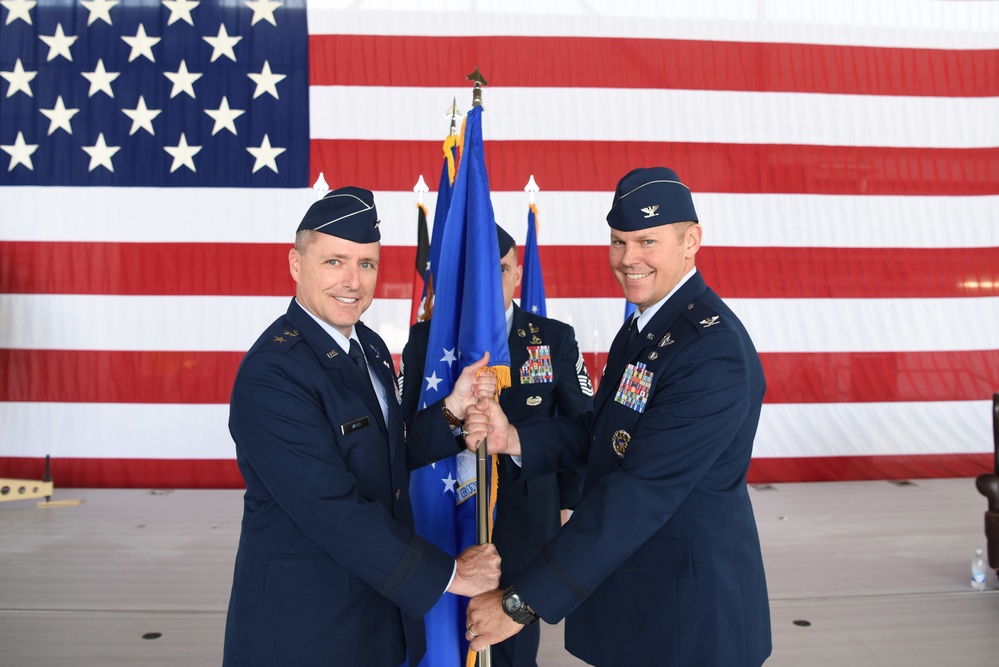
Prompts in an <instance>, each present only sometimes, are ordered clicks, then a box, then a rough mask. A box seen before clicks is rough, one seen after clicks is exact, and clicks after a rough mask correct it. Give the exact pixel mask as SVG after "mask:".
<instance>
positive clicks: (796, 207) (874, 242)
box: [0, 172, 999, 248]
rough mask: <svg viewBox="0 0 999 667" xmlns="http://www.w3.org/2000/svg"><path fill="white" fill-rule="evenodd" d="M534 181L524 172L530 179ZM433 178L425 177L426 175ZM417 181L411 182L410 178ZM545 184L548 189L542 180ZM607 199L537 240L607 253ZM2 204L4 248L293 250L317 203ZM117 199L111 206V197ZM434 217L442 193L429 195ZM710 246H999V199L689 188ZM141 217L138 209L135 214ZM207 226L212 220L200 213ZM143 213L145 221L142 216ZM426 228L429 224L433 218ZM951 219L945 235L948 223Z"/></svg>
mask: <svg viewBox="0 0 999 667" xmlns="http://www.w3.org/2000/svg"><path fill="white" fill-rule="evenodd" d="M529 176H530V174H527V173H526V172H525V176H524V184H525V185H526V184H527V179H528V177H529ZM424 177H425V178H426V177H427V175H426V174H424ZM414 183H415V182H414ZM540 185H541V186H542V188H543V187H544V182H543V181H542V182H541V183H540ZM612 186H613V184H609V185H608V187H609V188H610V189H608V191H607V192H548V191H545V190H542V191H541V192H540V193H538V195H537V197H536V199H537V203H538V207H539V211H540V215H539V219H540V222H541V230H540V234H539V245H540V246H541V247H542V248H543V247H544V246H546V245H567V244H571V245H591V246H606V245H608V243H609V239H610V231H609V228H608V227H607V222H606V220H605V216H606V214H607V211H608V209H609V208H610V204H611V200H612V199H613V195H614V192H613V187H612ZM3 194H4V206H5V207H10V208H9V210H12V211H32V215H33V221H32V223H31V224H30V225H29V224H25V223H24V220H22V219H20V218H19V216H15V215H5V216H0V239H3V240H6V241H53V242H60V241H116V242H134V243H155V242H162V243H181V242H184V243H287V244H288V245H289V247H290V246H291V243H292V242H293V240H294V236H295V229H296V228H297V227H298V223H299V221H300V220H301V218H302V216H303V215H305V211H306V210H307V209H308V207H309V206H310V205H311V204H312V202H313V201H315V199H316V194H315V193H314V192H313V191H312V190H309V189H300V190H281V189H271V190H266V189H263V190H254V189H250V188H245V189H238V190H207V189H204V188H171V189H166V188H164V189H152V188H117V189H115V190H110V191H109V190H107V189H103V188H62V189H61V194H60V196H52V194H51V192H50V189H49V188H7V189H6V190H5V191H4V193H3ZM491 195H492V202H493V209H494V210H495V212H496V219H497V221H499V222H500V224H502V225H503V226H504V228H505V229H506V230H507V231H508V232H510V234H511V235H512V236H513V237H514V239H515V240H516V241H517V243H518V244H520V245H523V244H524V242H525V240H526V236H527V205H528V201H527V195H525V194H524V193H523V192H493V193H491ZM111 196H113V197H115V198H116V199H120V200H121V201H122V205H121V206H120V207H117V206H116V207H108V206H107V205H106V202H107V200H108V198H109V197H111ZM425 201H426V204H427V208H428V210H430V211H433V210H434V205H435V203H436V195H435V193H429V194H427V195H426V198H425ZM375 203H376V205H377V206H378V216H379V218H381V220H382V224H381V226H380V227H379V229H380V230H381V233H382V245H383V246H415V245H416V198H415V195H414V194H413V193H411V192H384V191H378V192H375ZM694 205H695V206H696V207H697V215H698V217H699V218H700V219H701V225H702V226H703V227H704V237H705V241H704V244H705V246H733V247H740V246H741V247H781V246H785V247H805V248H994V247H999V224H996V220H995V212H996V210H999V196H994V195H992V196H980V197H897V196H871V195H858V196H851V195H800V194H719V193H710V192H707V193H702V192H696V193H694ZM137 211H138V213H137ZM206 214H207V215H209V216H210V217H211V219H212V222H211V224H205V217H204V216H205V215H206ZM137 216H139V217H141V222H142V224H139V223H138V221H137ZM428 222H429V223H430V224H431V226H432V224H433V220H429V221H428ZM944 222H948V223H949V224H947V226H946V228H945V229H946V232H944V231H943V229H944V228H943V227H941V224H942V223H944Z"/></svg>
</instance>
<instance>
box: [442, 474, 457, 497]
mask: <svg viewBox="0 0 999 667" xmlns="http://www.w3.org/2000/svg"><path fill="white" fill-rule="evenodd" d="M441 481H442V482H444V491H443V493H447V492H448V491H450V492H451V493H454V486H455V484H457V483H458V480H456V479H455V478H454V477H452V476H451V473H450V472H448V474H447V477H444V478H442V479H441Z"/></svg>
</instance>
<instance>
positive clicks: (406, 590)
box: [223, 299, 460, 667]
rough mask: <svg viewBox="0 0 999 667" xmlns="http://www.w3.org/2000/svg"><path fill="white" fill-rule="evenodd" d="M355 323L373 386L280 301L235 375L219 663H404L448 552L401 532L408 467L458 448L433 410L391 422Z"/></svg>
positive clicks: (386, 381) (389, 382) (406, 520)
mask: <svg viewBox="0 0 999 667" xmlns="http://www.w3.org/2000/svg"><path fill="white" fill-rule="evenodd" d="M355 331H356V332H357V335H358V337H359V339H360V343H361V345H362V347H363V349H364V351H365V356H366V358H367V362H368V365H369V368H371V369H372V370H373V371H374V372H375V374H376V375H377V376H378V378H379V380H380V381H381V382H382V384H383V386H384V387H385V388H386V391H387V396H388V398H389V400H388V423H386V420H385V419H384V418H383V416H382V411H381V408H380V406H379V404H378V400H377V398H376V396H375V393H374V390H373V389H371V385H370V383H369V381H368V378H366V377H364V376H363V375H362V371H361V370H359V369H358V368H357V366H355V365H354V363H353V362H352V361H351V359H350V357H349V356H348V355H347V354H346V353H344V352H343V350H342V349H341V348H340V347H339V346H338V345H337V344H336V342H334V341H333V339H332V338H331V337H330V336H329V335H328V334H327V333H326V332H325V331H323V329H322V327H320V326H319V325H318V324H317V323H316V322H315V320H313V319H312V317H311V316H309V314H308V313H306V312H305V311H304V310H302V308H301V307H300V306H299V305H298V303H297V302H296V301H295V300H294V299H293V300H292V302H291V305H290V306H289V308H288V312H287V314H286V315H285V316H283V317H281V318H279V319H278V320H277V321H275V322H274V323H273V324H272V325H271V326H270V327H268V328H267V329H266V330H265V331H264V333H263V334H262V335H261V336H260V338H259V339H257V341H256V343H254V345H253V347H252V348H251V349H250V351H249V352H248V353H247V354H246V356H245V358H244V359H243V361H242V363H241V364H240V367H239V371H238V373H237V376H236V381H235V385H234V387H233V392H232V399H231V404H230V416H229V430H230V433H231V434H232V438H233V440H234V441H235V443H236V459H237V462H238V464H239V468H240V471H241V472H242V475H243V479H244V480H245V482H246V493H245V495H244V505H243V522H242V532H241V534H240V539H239V548H238V551H237V554H236V563H235V571H234V575H233V585H232V594H231V598H230V601H229V612H228V618H227V621H226V632H225V649H224V658H223V663H224V664H225V665H229V666H231V667H246V666H254V665H275V666H277V665H280V666H283V665H300V666H306V665H334V664H338V665H371V666H372V667H374V666H377V667H388V666H391V667H395V666H397V665H400V664H402V663H403V661H404V660H405V659H406V655H407V650H408V654H409V659H410V664H413V665H415V664H417V663H418V662H419V660H420V658H421V657H422V655H423V653H424V652H425V635H424V628H423V620H422V616H423V614H424V613H426V611H427V610H428V609H430V607H432V606H433V604H434V603H435V602H436V601H437V599H438V598H439V597H440V595H441V593H442V592H443V591H444V589H445V588H446V587H447V585H448V582H449V580H450V578H451V574H452V572H453V568H454V558H453V557H452V556H451V555H449V554H446V553H444V552H443V551H441V550H439V549H437V548H436V547H434V546H433V545H432V544H430V543H429V542H427V541H425V540H423V539H422V538H420V537H419V536H418V535H416V534H415V533H414V532H413V515H412V508H411V505H410V499H409V472H408V471H409V470H410V469H412V468H416V467H419V466H421V465H425V464H427V463H429V462H432V461H435V460H438V459H440V458H444V457H446V456H450V455H453V454H456V453H457V452H458V451H459V449H460V447H459V445H458V443H457V441H456V440H455V438H454V436H453V435H452V433H451V428H450V426H448V424H447V421H446V420H445V418H444V416H443V413H442V411H441V409H440V406H439V405H435V406H432V407H431V409H429V410H426V411H423V412H420V413H417V414H415V415H414V416H413V417H412V418H411V419H410V420H409V421H408V422H406V423H404V421H403V416H402V410H401V408H400V407H399V403H398V395H397V394H396V385H395V381H396V380H395V370H394V367H393V364H392V357H391V356H390V354H389V350H388V348H387V347H386V346H385V343H384V342H383V341H382V339H381V338H380V337H379V336H378V335H377V334H376V333H375V332H374V331H372V330H371V329H369V328H367V327H366V326H364V325H363V324H361V323H360V322H358V323H357V325H355Z"/></svg>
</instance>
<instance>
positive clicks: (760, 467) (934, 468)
mask: <svg viewBox="0 0 999 667" xmlns="http://www.w3.org/2000/svg"><path fill="white" fill-rule="evenodd" d="M991 466H992V455H991V454H938V455H918V456H916V455H913V456H823V457H814V458H768V459H760V458H758V459H753V461H752V463H751V464H750V467H749V476H748V482H749V483H750V484H773V483H780V482H820V481H848V480H872V479H923V478H931V479H932V478H941V477H974V476H975V475H978V474H980V473H981V472H983V471H987V470H991ZM44 472H45V459H43V458H24V457H0V477H13V478H19V479H28V480H34V479H39V480H40V479H41V478H42V475H43V474H44ZM51 473H52V481H53V482H54V483H55V489H56V499H58V496H59V489H62V488H125V489H128V488H132V489H134V488H185V489H241V488H243V487H244V483H243V478H242V476H241V475H240V473H239V468H238V467H237V465H236V460H235V459H100V458H93V459H81V458H53V459H52V460H51Z"/></svg>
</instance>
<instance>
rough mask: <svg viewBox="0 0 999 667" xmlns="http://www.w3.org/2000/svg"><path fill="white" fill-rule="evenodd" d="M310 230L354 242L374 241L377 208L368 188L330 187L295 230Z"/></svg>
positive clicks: (378, 234)
mask: <svg viewBox="0 0 999 667" xmlns="http://www.w3.org/2000/svg"><path fill="white" fill-rule="evenodd" d="M304 229H312V230H315V231H317V232H322V233H323V234H329V235H330V236H338V237H340V238H342V239H346V240H348V241H353V242H354V243H374V242H376V241H380V240H381V238H382V235H381V232H379V231H378V210H377V209H376V208H375V197H374V195H373V194H371V192H370V191H369V190H365V189H364V188H357V187H353V186H347V187H343V188H337V189H336V190H330V191H329V192H327V193H326V195H325V196H324V197H323V198H322V199H320V200H319V201H317V202H316V203H314V204H313V205H312V206H310V207H309V210H308V211H307V212H306V213H305V217H304V218H302V222H301V224H300V225H299V226H298V231H302V230H304Z"/></svg>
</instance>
